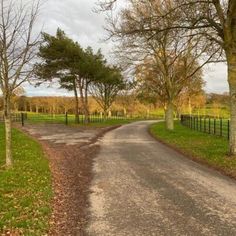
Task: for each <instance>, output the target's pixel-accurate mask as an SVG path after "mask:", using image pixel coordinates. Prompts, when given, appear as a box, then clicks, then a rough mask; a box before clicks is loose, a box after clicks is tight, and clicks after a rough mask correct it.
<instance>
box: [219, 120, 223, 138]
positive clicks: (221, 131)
mask: <svg viewBox="0 0 236 236" xmlns="http://www.w3.org/2000/svg"><path fill="white" fill-rule="evenodd" d="M220 136H223V130H222V118H220Z"/></svg>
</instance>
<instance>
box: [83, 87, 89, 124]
mask: <svg viewBox="0 0 236 236" xmlns="http://www.w3.org/2000/svg"><path fill="white" fill-rule="evenodd" d="M87 86H88V85H87V84H86V88H85V95H84V122H85V124H88V123H89V108H88V87H87Z"/></svg>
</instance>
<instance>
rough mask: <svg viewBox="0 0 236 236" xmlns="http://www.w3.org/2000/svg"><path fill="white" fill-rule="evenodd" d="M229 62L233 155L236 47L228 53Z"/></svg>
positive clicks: (235, 149) (235, 151)
mask: <svg viewBox="0 0 236 236" xmlns="http://www.w3.org/2000/svg"><path fill="white" fill-rule="evenodd" d="M227 62H228V82H229V91H230V110H231V112H230V141H229V149H230V150H229V151H230V154H231V155H236V49H234V52H233V49H232V51H231V52H230V53H229V54H228V55H227Z"/></svg>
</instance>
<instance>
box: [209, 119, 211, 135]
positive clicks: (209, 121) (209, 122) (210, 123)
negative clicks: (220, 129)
mask: <svg viewBox="0 0 236 236" xmlns="http://www.w3.org/2000/svg"><path fill="white" fill-rule="evenodd" d="M210 133H211V118H210V117H209V134H210Z"/></svg>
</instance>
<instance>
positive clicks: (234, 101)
mask: <svg viewBox="0 0 236 236" xmlns="http://www.w3.org/2000/svg"><path fill="white" fill-rule="evenodd" d="M115 2H116V1H115ZM127 2H129V3H131V5H132V3H133V2H134V1H132V0H127ZM142 2H143V1H142ZM146 2H148V4H149V6H150V8H155V7H156V6H157V4H158V2H160V1H155V0H147V1H146ZM161 2H162V5H168V6H169V9H168V11H159V13H160V14H153V15H149V16H146V17H142V18H139V19H137V20H136V24H140V25H142V23H143V22H148V21H149V20H150V19H151V20H152V25H150V24H145V27H144V28H143V27H140V28H138V29H137V28H135V29H134V30H133V31H132V32H133V33H137V32H138V33H139V34H140V33H144V32H149V33H152V34H153V35H156V34H158V33H160V32H163V31H166V30H176V29H182V30H184V31H185V34H183V37H184V36H186V34H188V33H189V32H191V34H192V35H193V36H197V37H198V36H199V35H200V36H201V37H202V40H203V42H204V43H205V44H206V45H207V44H209V45H212V44H214V48H215V49H217V50H218V51H219V52H222V51H223V52H224V53H220V55H221V56H222V59H223V60H226V62H227V65H228V83H229V90H230V104H231V115H230V116H231V122H230V148H229V149H230V153H231V154H232V155H235V154H236V1H235V0H205V1H199V0H182V1H179V0H164V1H161ZM102 3H103V4H101V5H100V6H101V9H102V10H111V9H112V7H111V6H112V5H114V2H113V1H109V2H108V1H105V2H102ZM105 3H106V4H105ZM158 9H160V8H158ZM176 16H178V21H176V22H175V24H173V25H168V26H165V25H164V26H163V27H160V25H159V24H158V22H159V21H162V20H166V19H167V20H168V19H171V18H172V17H176ZM109 21H111V19H110V20H109ZM112 21H113V23H114V24H116V25H117V22H119V21H118V20H117V19H113V20H112ZM130 33H131V32H130ZM211 48H212V47H211ZM208 53H209V54H211V50H208Z"/></svg>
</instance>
